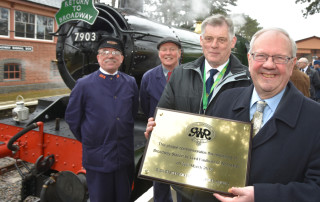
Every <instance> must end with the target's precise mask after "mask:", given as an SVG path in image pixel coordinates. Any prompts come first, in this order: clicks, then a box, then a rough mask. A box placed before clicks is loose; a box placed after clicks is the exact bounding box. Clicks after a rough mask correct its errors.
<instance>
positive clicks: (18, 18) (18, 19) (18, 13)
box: [15, 11, 21, 22]
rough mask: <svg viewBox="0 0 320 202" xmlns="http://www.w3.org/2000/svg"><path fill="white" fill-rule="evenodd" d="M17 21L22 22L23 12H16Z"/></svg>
mask: <svg viewBox="0 0 320 202" xmlns="http://www.w3.org/2000/svg"><path fill="white" fill-rule="evenodd" d="M15 21H16V22H21V12H19V11H16V17H15Z"/></svg>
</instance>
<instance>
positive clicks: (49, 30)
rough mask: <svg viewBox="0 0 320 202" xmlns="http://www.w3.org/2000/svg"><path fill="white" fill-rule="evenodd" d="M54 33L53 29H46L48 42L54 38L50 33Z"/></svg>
mask: <svg viewBox="0 0 320 202" xmlns="http://www.w3.org/2000/svg"><path fill="white" fill-rule="evenodd" d="M51 32H52V27H46V32H45V33H46V35H45V39H46V40H52V36H51V35H50V33H51Z"/></svg>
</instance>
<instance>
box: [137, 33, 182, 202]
mask: <svg viewBox="0 0 320 202" xmlns="http://www.w3.org/2000/svg"><path fill="white" fill-rule="evenodd" d="M157 49H158V54H159V58H160V61H161V64H160V65H158V66H156V67H154V68H152V69H150V70H148V71H147V72H146V73H144V75H143V77H142V80H141V85H140V103H141V108H142V110H143V112H144V114H145V115H147V116H148V117H153V115H154V112H155V109H156V106H157V104H158V102H159V99H160V97H161V95H162V92H163V89H164V87H165V85H166V83H167V81H169V78H170V75H171V73H172V71H173V69H174V68H175V67H177V66H178V65H179V59H180V57H181V44H180V42H179V41H178V40H177V39H175V38H172V37H166V38H163V39H161V40H160V41H159V43H158V45H157ZM153 201H154V202H172V196H171V187H170V185H168V184H164V183H160V182H155V181H154V182H153Z"/></svg>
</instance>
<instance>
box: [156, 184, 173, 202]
mask: <svg viewBox="0 0 320 202" xmlns="http://www.w3.org/2000/svg"><path fill="white" fill-rule="evenodd" d="M153 201H154V202H172V196H171V188H170V185H169V184H164V183H161V182H155V181H154V182H153Z"/></svg>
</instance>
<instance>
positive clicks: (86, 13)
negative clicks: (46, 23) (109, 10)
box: [56, 0, 99, 26]
mask: <svg viewBox="0 0 320 202" xmlns="http://www.w3.org/2000/svg"><path fill="white" fill-rule="evenodd" d="M98 13H99V11H98V10H97V9H96V8H95V7H94V5H93V0H64V1H62V3H61V8H60V10H59V11H58V13H57V14H56V21H57V24H58V26H60V25H62V24H64V23H66V22H69V21H71V20H82V21H85V22H87V23H89V24H90V25H92V24H93V23H94V21H95V20H96V18H97V16H98Z"/></svg>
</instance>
